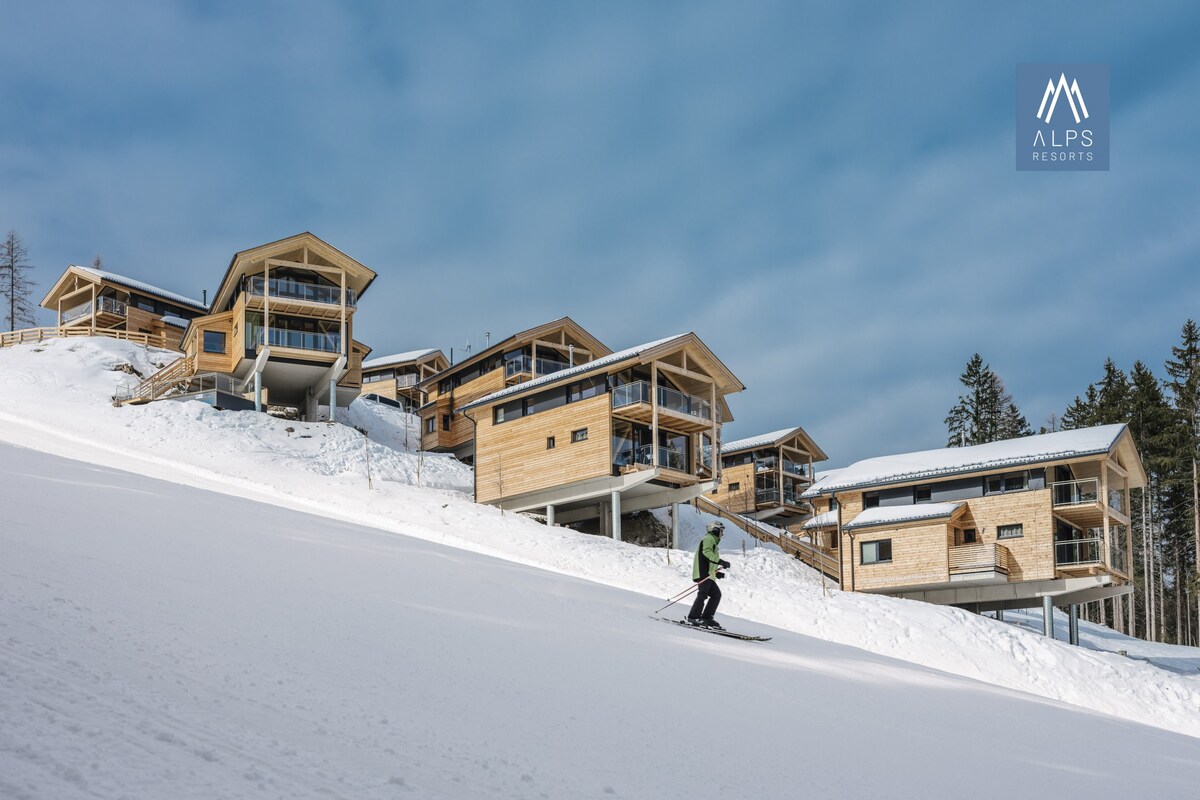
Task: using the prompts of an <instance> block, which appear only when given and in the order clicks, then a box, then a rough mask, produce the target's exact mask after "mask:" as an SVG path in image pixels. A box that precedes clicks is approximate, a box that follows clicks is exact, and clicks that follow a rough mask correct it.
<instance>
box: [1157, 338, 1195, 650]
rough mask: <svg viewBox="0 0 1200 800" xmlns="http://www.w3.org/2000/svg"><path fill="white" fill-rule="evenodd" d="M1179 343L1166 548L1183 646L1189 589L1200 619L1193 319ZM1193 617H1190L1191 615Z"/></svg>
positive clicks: (1172, 369)
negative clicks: (1172, 565) (1173, 573)
mask: <svg viewBox="0 0 1200 800" xmlns="http://www.w3.org/2000/svg"><path fill="white" fill-rule="evenodd" d="M1179 338H1180V341H1179V344H1178V345H1177V346H1175V347H1172V348H1171V356H1172V357H1171V358H1170V359H1168V360H1167V363H1166V370H1167V374H1168V375H1169V376H1170V379H1169V380H1168V381H1167V387H1168V388H1169V389H1170V390H1171V401H1172V407H1173V409H1174V412H1175V413H1174V416H1175V424H1174V425H1173V426H1172V428H1173V429H1174V432H1175V442H1176V446H1175V448H1173V450H1174V453H1173V455H1174V459H1173V463H1172V464H1171V465H1170V467H1173V469H1172V470H1171V471H1172V472H1173V479H1172V480H1170V481H1169V482H1168V484H1167V490H1168V497H1167V502H1168V503H1170V504H1171V505H1170V506H1169V508H1170V509H1172V511H1171V513H1169V514H1168V515H1167V519H1166V525H1167V530H1166V537H1167V539H1168V541H1167V542H1164V544H1169V545H1171V546H1172V547H1173V549H1174V552H1175V557H1176V558H1175V560H1176V564H1175V567H1176V570H1177V572H1176V578H1175V595H1176V597H1175V615H1176V626H1175V628H1176V637H1175V640H1176V642H1177V643H1181V644H1182V643H1186V642H1187V641H1188V640H1189V634H1190V631H1189V630H1188V629H1187V628H1188V627H1189V626H1186V625H1184V624H1182V621H1183V618H1184V616H1183V609H1182V608H1181V606H1182V605H1183V603H1184V594H1185V587H1190V588H1189V589H1188V593H1191V594H1197V597H1196V616H1197V619H1198V620H1200V593H1196V591H1195V590H1196V588H1197V584H1200V579H1198V577H1197V574H1196V568H1197V565H1198V564H1200V503H1197V487H1196V477H1197V471H1198V469H1197V458H1198V456H1200V329H1198V328H1197V326H1196V323H1195V322H1194V321H1193V320H1190V319H1189V320H1188V321H1187V322H1185V323H1184V325H1183V329H1182V331H1180V337H1179ZM1188 616H1190V614H1188Z"/></svg>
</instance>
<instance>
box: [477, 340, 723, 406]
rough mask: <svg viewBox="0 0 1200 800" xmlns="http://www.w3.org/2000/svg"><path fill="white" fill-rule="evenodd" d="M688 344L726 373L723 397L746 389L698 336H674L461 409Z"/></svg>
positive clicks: (524, 385) (590, 362)
mask: <svg viewBox="0 0 1200 800" xmlns="http://www.w3.org/2000/svg"><path fill="white" fill-rule="evenodd" d="M687 345H697V346H699V347H701V348H704V351H705V353H706V354H707V355H708V356H710V357H711V358H712V360H713V361H714V362H715V363H716V364H717V365H718V367H719V368H720V369H722V370H724V371H725V374H726V376H727V377H726V380H725V381H724V382H723V383H724V386H725V387H726V388H724V389H722V394H725V393H728V392H737V391H741V390H742V389H745V388H746V387H745V386H743V385H742V384H741V382H740V381H738V379H737V378H736V377H735V376H734V375H733V373H732V372H729V371H728V369H727V368H726V367H725V365H724V364H721V362H720V361H719V360H718V359H717V357H716V356H713V355H712V352H711V351H709V350H708V348H707V347H704V343H703V342H701V341H700V338H699V337H698V336H696V334H694V333H680V334H676V335H675V336H668V337H666V338H665V339H656V340H655V341H653V342H646V343H645V344H639V345H637V346H635V347H630V348H627V349H625V350H621V351H619V352H616V353H611V354H609V355H607V356H604V357H603V358H598V359H596V360H595V361H589V362H587V363H586V364H580V365H579V366H577V367H571V368H570V369H564V370H562V371H561V372H553V373H551V374H549V375H543V376H542V377H540V378H535V379H533V380H531V381H526V382H525V383H518V384H516V385H515V386H509V387H507V388H505V389H501V390H500V391H498V392H493V393H492V394H489V395H487V396H486V397H481V398H479V399H478V400H475V401H473V402H470V403H467V404H466V405H464V406H463V407H462V409H461V410H463V411H466V410H468V409H471V408H477V407H479V406H483V405H488V404H490V403H494V402H496V401H497V400H502V399H504V398H506V397H510V396H512V395H516V394H522V393H524V392H528V391H532V390H534V389H539V388H541V387H543V386H548V385H550V384H553V383H558V382H559V381H566V380H571V379H572V378H576V377H579V376H582V375H588V374H590V373H593V372H601V371H606V370H608V369H609V368H610V367H612V366H613V365H615V364H619V363H621V362H624V361H633V360H637V361H638V362H645V361H649V360H652V359H654V358H657V357H658V356H659V355H660V354H665V353H668V352H674V351H675V350H677V349H678V348H679V347H682V346H687ZM713 378H714V379H716V378H717V376H715V375H714V376H713ZM731 381H732V382H731Z"/></svg>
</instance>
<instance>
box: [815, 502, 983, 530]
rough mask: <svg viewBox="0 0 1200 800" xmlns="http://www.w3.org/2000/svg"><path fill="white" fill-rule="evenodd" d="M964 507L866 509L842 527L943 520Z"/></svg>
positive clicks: (928, 505)
mask: <svg viewBox="0 0 1200 800" xmlns="http://www.w3.org/2000/svg"><path fill="white" fill-rule="evenodd" d="M962 506H963V503H961V502H958V503H918V504H917V505H914V506H876V507H875V508H868V509H866V510H865V511H863V512H862V513H861V514H859V515H858V516H857V517H855V518H854V519H852V520H850V522H848V523H846V524H844V525H842V530H844V531H848V530H852V529H854V528H870V527H874V526H876V525H898V524H901V523H905V522H917V521H919V520H923V519H941V518H942V517H948V516H950V515H951V514H953V513H954V512H955V511H958V509H960V508H962ZM835 513H836V512H835ZM835 521H836V520H835ZM806 527H807V526H806Z"/></svg>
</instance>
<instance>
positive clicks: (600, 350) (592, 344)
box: [418, 317, 612, 386]
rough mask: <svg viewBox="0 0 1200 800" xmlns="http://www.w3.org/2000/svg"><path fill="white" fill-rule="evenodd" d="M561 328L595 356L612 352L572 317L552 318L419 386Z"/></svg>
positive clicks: (504, 340)
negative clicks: (567, 330)
mask: <svg viewBox="0 0 1200 800" xmlns="http://www.w3.org/2000/svg"><path fill="white" fill-rule="evenodd" d="M560 328H569V329H570V331H571V334H572V335H573V336H574V337H575V338H577V339H579V340H580V341H581V342H583V343H585V344H586V345H587V348H588V349H589V350H591V351H592V357H593V358H597V357H600V356H606V355H608V354H609V353H611V352H612V350H611V349H610V348H609V347H608V345H606V344H605V343H604V342H602V341H600V340H599V339H597V338H596V337H595V336H592V335H591V334H590V333H588V332H587V331H586V330H585V329H584V328H583V326H582V325H580V324H579V323H578V322H576V321H575V320H573V319H571V318H570V317H559V318H558V319H556V320H552V321H550V322H546V323H543V324H541V325H536V326H534V327H532V328H529V329H527V330H523V331H521V332H520V333H514V334H513V335H512V336H509V337H508V338H507V339H501V340H500V341H499V342H496V343H495V344H494V345H491V346H490V347H487V348H484V349H483V350H480V351H479V352H478V353H472V354H471V355H470V356H469V357H467V358H465V359H463V360H462V361H460V362H458V363H457V364H451V365H450V366H449V367H446V369H444V370H442V371H441V372H439V373H438V374H436V375H431V376H429V377H428V378H426V379H425V380H423V381H421V383H420V384H418V385H419V386H428V385H430V384H432V383H436V382H437V381H440V380H441V379H442V378H443V377H444V376H445V375H447V374H453V373H455V372H458V371H459V370H462V369H465V368H467V367H469V366H471V365H472V364H476V363H478V362H480V361H482V360H484V359H486V358H490V357H491V356H494V355H496V354H497V353H504V352H506V351H507V350H509V349H511V348H512V347H513V345H514V344H516V343H517V342H523V341H533V340H534V339H538V338H541V337H542V336H543V335H545V334H548V333H552V332H554V331H556V330H559V329H560Z"/></svg>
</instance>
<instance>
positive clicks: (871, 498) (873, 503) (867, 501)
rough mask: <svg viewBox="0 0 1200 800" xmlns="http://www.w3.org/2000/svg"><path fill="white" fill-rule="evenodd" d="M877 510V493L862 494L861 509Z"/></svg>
mask: <svg viewBox="0 0 1200 800" xmlns="http://www.w3.org/2000/svg"><path fill="white" fill-rule="evenodd" d="M868 508H879V492H863V509H864V510H866V509H868Z"/></svg>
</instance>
